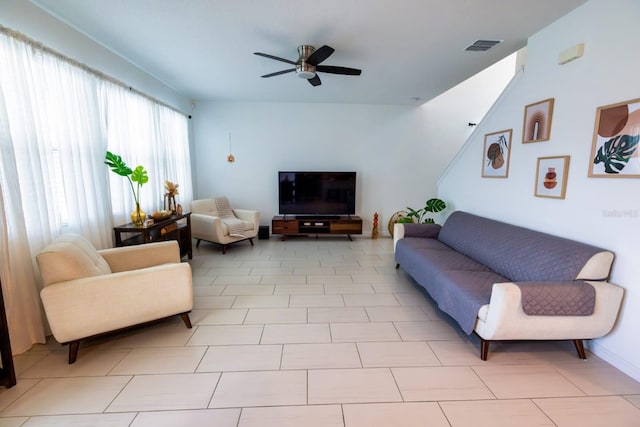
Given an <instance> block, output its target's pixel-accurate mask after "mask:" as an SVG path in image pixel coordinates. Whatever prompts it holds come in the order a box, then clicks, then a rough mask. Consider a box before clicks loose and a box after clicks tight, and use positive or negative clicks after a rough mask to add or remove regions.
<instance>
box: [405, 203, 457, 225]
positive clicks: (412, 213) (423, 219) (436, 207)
mask: <svg viewBox="0 0 640 427" xmlns="http://www.w3.org/2000/svg"><path fill="white" fill-rule="evenodd" d="M446 207H447V204H446V203H445V202H444V201H443V200H440V199H429V200H427V202H426V203H425V205H424V207H423V208H421V209H413V208H410V207H408V206H407V209H408V210H409V213H408V214H407V216H404V217H401V218H400V219H398V222H400V223H405V224H406V223H412V222H417V223H419V224H434V223H435V221H434V220H433V218H432V217H430V216H429V215H430V214H431V213H437V212H441V211H443V210H445V208H446Z"/></svg>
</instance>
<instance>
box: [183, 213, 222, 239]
mask: <svg viewBox="0 0 640 427" xmlns="http://www.w3.org/2000/svg"><path fill="white" fill-rule="evenodd" d="M191 236H192V237H193V238H194V239H203V240H207V241H210V242H222V241H223V239H224V232H223V229H222V220H221V219H220V217H217V216H213V215H204V214H194V213H192V214H191Z"/></svg>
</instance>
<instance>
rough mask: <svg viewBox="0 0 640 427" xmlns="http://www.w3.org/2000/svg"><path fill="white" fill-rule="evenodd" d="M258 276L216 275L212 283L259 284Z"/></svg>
mask: <svg viewBox="0 0 640 427" xmlns="http://www.w3.org/2000/svg"><path fill="white" fill-rule="evenodd" d="M260 279H261V277H260V276H218V277H216V278H215V279H214V280H213V283H212V284H213V285H259V284H260Z"/></svg>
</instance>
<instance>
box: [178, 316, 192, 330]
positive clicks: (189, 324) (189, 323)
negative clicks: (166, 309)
mask: <svg viewBox="0 0 640 427" xmlns="http://www.w3.org/2000/svg"><path fill="white" fill-rule="evenodd" d="M180 317H181V318H182V321H183V322H184V325H185V326H186V327H187V328H189V329H191V328H192V326H191V319H189V313H180Z"/></svg>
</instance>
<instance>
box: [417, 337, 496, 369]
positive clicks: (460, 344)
mask: <svg viewBox="0 0 640 427" xmlns="http://www.w3.org/2000/svg"><path fill="white" fill-rule="evenodd" d="M428 345H429V347H431V349H432V350H433V352H434V353H435V354H436V356H438V360H440V362H441V363H442V365H444V366H474V365H483V364H486V363H493V362H492V361H491V359H490V358H489V361H487V362H483V361H482V360H481V359H480V349H479V348H478V347H476V346H475V345H474V344H473V343H472V342H471V341H468V340H464V339H456V340H451V341H428Z"/></svg>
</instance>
